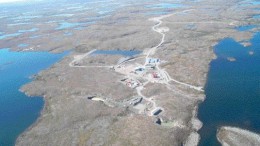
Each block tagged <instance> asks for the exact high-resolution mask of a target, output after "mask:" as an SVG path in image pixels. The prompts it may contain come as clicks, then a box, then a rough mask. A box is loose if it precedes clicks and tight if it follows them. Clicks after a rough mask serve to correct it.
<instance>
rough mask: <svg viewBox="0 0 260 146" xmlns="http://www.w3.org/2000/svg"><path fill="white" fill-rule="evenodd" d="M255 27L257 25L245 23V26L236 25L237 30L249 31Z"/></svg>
mask: <svg viewBox="0 0 260 146" xmlns="http://www.w3.org/2000/svg"><path fill="white" fill-rule="evenodd" d="M255 27H256V26H255V25H245V26H239V27H236V30H238V31H249V30H251V29H253V28H255Z"/></svg>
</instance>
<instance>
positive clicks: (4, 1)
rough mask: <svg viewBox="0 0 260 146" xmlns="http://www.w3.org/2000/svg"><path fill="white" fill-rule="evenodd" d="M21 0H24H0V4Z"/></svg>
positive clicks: (19, 0)
mask: <svg viewBox="0 0 260 146" xmlns="http://www.w3.org/2000/svg"><path fill="white" fill-rule="evenodd" d="M21 1H26V0H0V4H1V3H12V2H21Z"/></svg>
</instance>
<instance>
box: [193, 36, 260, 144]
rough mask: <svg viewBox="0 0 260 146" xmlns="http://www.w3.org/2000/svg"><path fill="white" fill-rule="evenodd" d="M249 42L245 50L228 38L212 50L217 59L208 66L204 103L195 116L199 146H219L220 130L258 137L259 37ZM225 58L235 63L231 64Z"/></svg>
mask: <svg viewBox="0 0 260 146" xmlns="http://www.w3.org/2000/svg"><path fill="white" fill-rule="evenodd" d="M250 42H251V43H252V46H249V47H244V46H242V45H240V44H239V43H238V42H236V41H234V40H233V39H230V38H227V39H224V40H222V41H220V42H219V44H218V45H216V46H215V48H214V51H215V53H216V55H217V56H218V58H217V59H216V60H213V61H212V62H211V63H210V70H209V73H208V80H207V84H206V86H205V93H206V100H205V101H204V102H203V103H202V104H201V105H200V108H199V114H198V117H199V119H200V120H202V122H203V124H204V125H203V127H202V129H201V130H200V131H199V133H200V134H201V137H202V139H201V142H200V146H220V144H219V143H218V142H217V139H216V132H217V129H218V128H219V127H221V126H236V127H240V128H244V129H248V130H250V131H254V132H257V133H260V108H259V105H260V33H256V34H255V36H254V37H253V39H251V40H250ZM249 51H253V52H254V54H253V55H250V54H249V53H248V52H249ZM227 57H234V58H236V61H235V62H230V61H228V60H227Z"/></svg>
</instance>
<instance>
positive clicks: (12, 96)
mask: <svg viewBox="0 0 260 146" xmlns="http://www.w3.org/2000/svg"><path fill="white" fill-rule="evenodd" d="M66 54H67V52H64V53H61V54H51V53H48V52H10V51H9V50H8V49H0V77H1V78H0V92H1V94H0V105H1V106H0V129H1V130H0V146H13V145H14V144H15V140H16V138H17V137H18V135H19V134H21V133H22V132H23V131H24V130H26V129H27V128H28V127H29V126H30V125H32V124H33V123H34V122H35V121H36V119H37V118H38V117H39V116H40V111H41V109H42V108H43V105H44V102H43V99H42V98H41V97H27V96H26V95H25V94H24V93H22V92H19V88H20V87H21V86H22V85H24V84H26V83H28V82H30V81H31V80H30V79H29V77H30V76H32V75H34V74H36V73H38V72H39V71H41V70H43V69H46V68H48V67H50V66H51V65H52V64H54V63H55V62H57V61H58V60H60V59H61V58H62V57H63V56H64V55H66Z"/></svg>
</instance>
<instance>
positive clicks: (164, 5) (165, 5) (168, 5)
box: [146, 3, 184, 9]
mask: <svg viewBox="0 0 260 146" xmlns="http://www.w3.org/2000/svg"><path fill="white" fill-rule="evenodd" d="M146 7H147V8H158V9H173V8H181V7H184V5H183V4H174V3H159V4H154V5H148V6H146Z"/></svg>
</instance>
